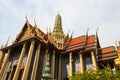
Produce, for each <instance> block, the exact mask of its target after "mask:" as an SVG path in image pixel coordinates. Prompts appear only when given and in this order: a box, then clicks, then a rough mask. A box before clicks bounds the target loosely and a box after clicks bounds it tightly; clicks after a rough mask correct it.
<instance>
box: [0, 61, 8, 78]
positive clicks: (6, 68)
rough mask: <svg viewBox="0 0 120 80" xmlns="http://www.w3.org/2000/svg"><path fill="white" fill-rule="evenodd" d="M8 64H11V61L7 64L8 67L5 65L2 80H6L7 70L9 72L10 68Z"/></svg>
mask: <svg viewBox="0 0 120 80" xmlns="http://www.w3.org/2000/svg"><path fill="white" fill-rule="evenodd" d="M8 66H9V62H8V63H7V64H6V67H5V70H4V73H3V76H2V77H1V80H5V75H6V72H7V70H8Z"/></svg>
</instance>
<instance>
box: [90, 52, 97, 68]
mask: <svg viewBox="0 0 120 80" xmlns="http://www.w3.org/2000/svg"><path fill="white" fill-rule="evenodd" d="M91 57H92V63H93V68H94V70H97V63H96V58H95V53H94V51H91Z"/></svg>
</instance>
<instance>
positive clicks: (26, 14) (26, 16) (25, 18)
mask: <svg viewBox="0 0 120 80" xmlns="http://www.w3.org/2000/svg"><path fill="white" fill-rule="evenodd" d="M25 19H26V22H28V18H27V14H26V16H25Z"/></svg>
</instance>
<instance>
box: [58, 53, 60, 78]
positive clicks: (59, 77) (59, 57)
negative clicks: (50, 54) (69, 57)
mask: <svg viewBox="0 0 120 80" xmlns="http://www.w3.org/2000/svg"><path fill="white" fill-rule="evenodd" d="M58 80H61V54H60V55H59V74H58Z"/></svg>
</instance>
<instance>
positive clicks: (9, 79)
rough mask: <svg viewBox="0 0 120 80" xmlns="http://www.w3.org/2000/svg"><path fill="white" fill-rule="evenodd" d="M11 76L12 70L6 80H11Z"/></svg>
mask: <svg viewBox="0 0 120 80" xmlns="http://www.w3.org/2000/svg"><path fill="white" fill-rule="evenodd" d="M12 74H13V68H12V69H11V72H10V74H9V77H8V80H11V77H12Z"/></svg>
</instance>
